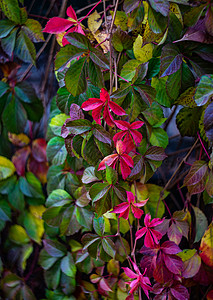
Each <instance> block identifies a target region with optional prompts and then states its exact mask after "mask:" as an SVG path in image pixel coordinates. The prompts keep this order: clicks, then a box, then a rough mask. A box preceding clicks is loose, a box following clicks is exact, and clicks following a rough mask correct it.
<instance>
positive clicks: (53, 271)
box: [44, 261, 61, 290]
mask: <svg viewBox="0 0 213 300" xmlns="http://www.w3.org/2000/svg"><path fill="white" fill-rule="evenodd" d="M60 264H61V262H60V261H57V262H56V263H55V264H54V265H53V266H52V267H51V268H50V269H49V270H47V271H45V272H44V279H45V283H46V285H47V288H48V289H53V290H55V289H56V288H57V286H58V285H59V281H60V275H61V268H60Z"/></svg>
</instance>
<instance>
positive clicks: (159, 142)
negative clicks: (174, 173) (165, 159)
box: [150, 128, 169, 149]
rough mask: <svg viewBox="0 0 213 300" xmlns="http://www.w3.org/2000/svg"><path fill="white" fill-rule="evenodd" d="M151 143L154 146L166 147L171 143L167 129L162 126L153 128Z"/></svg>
mask: <svg viewBox="0 0 213 300" xmlns="http://www.w3.org/2000/svg"><path fill="white" fill-rule="evenodd" d="M150 143H151V144H152V145H153V146H158V147H162V148H164V149H165V148H166V147H167V146H168V143H169V138H168V135H167V133H166V131H165V130H163V129H162V128H153V129H152V133H151V136H150Z"/></svg>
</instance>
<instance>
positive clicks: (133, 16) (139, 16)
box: [128, 1, 144, 30]
mask: <svg viewBox="0 0 213 300" xmlns="http://www.w3.org/2000/svg"><path fill="white" fill-rule="evenodd" d="M143 19H144V6H143V4H142V2H140V1H137V7H136V8H135V9H134V10H133V11H132V12H131V13H130V16H129V18H128V27H129V29H130V30H134V29H136V28H137V27H138V26H139V25H140V24H141V23H142V22H143Z"/></svg>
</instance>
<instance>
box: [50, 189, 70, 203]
mask: <svg viewBox="0 0 213 300" xmlns="http://www.w3.org/2000/svg"><path fill="white" fill-rule="evenodd" d="M63 200H68V201H69V202H71V200H72V197H71V196H70V194H68V193H67V192H66V191H64V190H61V189H56V190H54V191H52V193H51V194H50V195H49V197H48V198H47V201H46V206H47V207H50V206H52V205H54V206H57V203H60V202H61V201H63Z"/></svg>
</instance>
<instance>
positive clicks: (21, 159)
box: [12, 146, 31, 176]
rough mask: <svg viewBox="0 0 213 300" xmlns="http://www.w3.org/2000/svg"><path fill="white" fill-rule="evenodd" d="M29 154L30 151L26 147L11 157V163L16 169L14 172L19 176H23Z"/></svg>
mask: <svg viewBox="0 0 213 300" xmlns="http://www.w3.org/2000/svg"><path fill="white" fill-rule="evenodd" d="M30 153H31V149H30V147H29V146H27V147H24V148H22V149H20V150H18V151H16V152H15V154H14V155H13V157H12V162H13V163H14V165H15V167H16V172H17V174H18V175H19V176H24V175H25V167H26V162H27V159H28V156H29V155H30Z"/></svg>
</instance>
